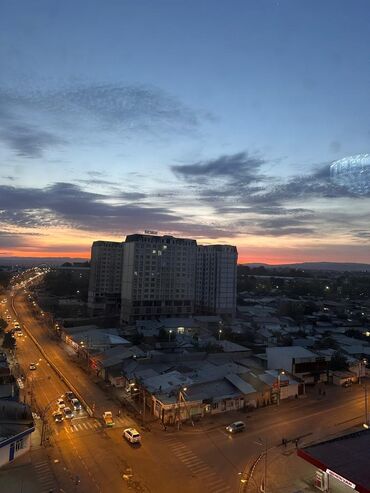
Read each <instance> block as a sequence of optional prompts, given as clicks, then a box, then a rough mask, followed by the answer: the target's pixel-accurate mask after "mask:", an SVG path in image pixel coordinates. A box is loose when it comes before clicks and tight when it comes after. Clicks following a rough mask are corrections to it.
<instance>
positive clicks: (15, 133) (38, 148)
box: [0, 124, 64, 158]
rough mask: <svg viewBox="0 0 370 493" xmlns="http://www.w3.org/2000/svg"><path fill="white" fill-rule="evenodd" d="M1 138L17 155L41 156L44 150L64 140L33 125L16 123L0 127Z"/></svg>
mask: <svg viewBox="0 0 370 493" xmlns="http://www.w3.org/2000/svg"><path fill="white" fill-rule="evenodd" d="M0 140H1V141H2V142H4V143H5V144H6V145H7V146H8V147H10V148H11V149H13V150H14V151H15V153H16V154H17V156H21V157H28V158H39V157H41V156H42V155H43V154H44V152H45V151H46V150H47V149H49V148H52V147H55V146H56V145H61V144H63V143H64V140H63V139H61V138H59V137H57V136H56V135H53V134H52V133H50V132H46V131H44V130H40V129H38V128H36V127H33V126H27V125H23V124H14V125H10V126H6V127H4V128H2V129H0Z"/></svg>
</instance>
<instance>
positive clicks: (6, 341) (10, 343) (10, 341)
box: [0, 318, 15, 349]
mask: <svg viewBox="0 0 370 493" xmlns="http://www.w3.org/2000/svg"><path fill="white" fill-rule="evenodd" d="M7 327H8V323H7V322H6V320H4V319H3V318H0V336H2V337H3V342H2V347H3V348H6V349H14V348H15V339H14V337H13V334H12V332H11V331H9V332H5V330H6V328H7Z"/></svg>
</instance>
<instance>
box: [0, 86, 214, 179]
mask: <svg viewBox="0 0 370 493" xmlns="http://www.w3.org/2000/svg"><path fill="white" fill-rule="evenodd" d="M27 118H28V120H27ZM203 118H205V116H204V115H201V114H200V113H198V112H196V111H193V110H192V109H190V108H188V107H187V106H185V105H184V104H182V103H181V102H180V101H178V100H177V99H176V98H174V97H172V96H171V95H169V94H167V93H166V92H164V91H162V90H160V89H158V88H156V87H149V86H143V85H137V86H133V85H131V86H126V85H113V84H101V85H87V84H86V85H79V86H74V87H66V88H63V89H60V90H57V91H48V92H46V91H43V92H42V91H39V90H34V91H28V92H20V91H15V90H4V89H2V90H0V139H1V140H2V142H4V143H5V144H6V145H7V146H9V147H10V148H11V149H13V150H15V152H16V154H17V155H19V156H22V157H40V156H42V154H43V152H44V151H45V150H47V149H49V148H52V147H55V146H56V145H60V144H65V143H66V139H65V138H61V137H60V136H59V135H60V133H61V132H62V133H63V135H65V134H68V135H70V137H69V138H68V140H70V141H71V142H72V141H73V139H74V133H72V132H71V129H73V131H75V130H76V129H77V128H81V129H83V132H84V133H85V134H86V135H88V136H89V137H88V138H90V134H91V131H92V130H94V129H95V130H99V132H100V133H99V138H100V139H102V138H104V132H112V131H113V132H116V133H117V132H118V133H119V134H120V138H122V133H123V134H124V135H126V134H131V133H132V132H150V133H153V134H156V135H166V134H168V133H171V134H172V133H174V132H176V133H181V132H185V133H186V132H188V131H193V130H194V129H196V128H197V127H198V126H199V124H200V120H201V119H203ZM34 121H38V122H40V121H43V122H44V123H43V127H44V128H40V127H38V126H36V125H35V124H34ZM51 129H53V130H51ZM94 173H95V174H94ZM96 173H97V172H91V175H90V176H91V177H92V178H100V175H97V174H96Z"/></svg>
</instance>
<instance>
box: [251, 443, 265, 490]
mask: <svg viewBox="0 0 370 493" xmlns="http://www.w3.org/2000/svg"><path fill="white" fill-rule="evenodd" d="M254 443H256V444H257V445H261V446H262V447H263V446H264V452H263V455H264V459H265V460H264V465H263V477H262V480H261V486H260V491H261V493H267V451H268V448H267V439H266V438H265V440H264V441H263V440H262V439H261V438H260V439H259V440H258V442H254Z"/></svg>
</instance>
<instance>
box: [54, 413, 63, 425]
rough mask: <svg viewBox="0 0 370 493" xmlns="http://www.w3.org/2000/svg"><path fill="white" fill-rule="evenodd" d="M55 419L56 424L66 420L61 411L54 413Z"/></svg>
mask: <svg viewBox="0 0 370 493" xmlns="http://www.w3.org/2000/svg"><path fill="white" fill-rule="evenodd" d="M53 418H54V421H55V422H56V423H61V422H62V421H63V420H64V416H63V414H62V413H61V412H60V411H55V412H54V413H53Z"/></svg>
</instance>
